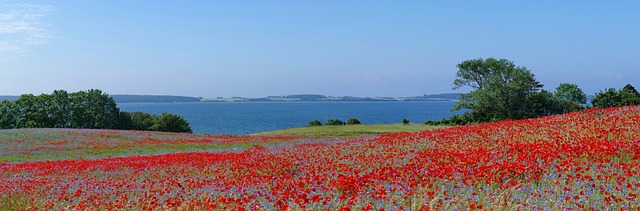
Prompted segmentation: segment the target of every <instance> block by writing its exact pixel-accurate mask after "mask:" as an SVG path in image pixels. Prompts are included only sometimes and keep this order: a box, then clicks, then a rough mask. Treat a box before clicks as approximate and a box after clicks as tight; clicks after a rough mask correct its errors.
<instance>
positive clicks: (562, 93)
mask: <svg viewBox="0 0 640 211" xmlns="http://www.w3.org/2000/svg"><path fill="white" fill-rule="evenodd" d="M553 95H554V96H555V97H556V98H558V99H559V100H568V101H571V102H575V103H578V104H585V103H587V94H585V93H584V92H583V91H582V89H580V88H579V87H578V85H576V84H570V83H561V84H560V85H559V86H558V88H556V92H555V93H554V94H553Z"/></svg>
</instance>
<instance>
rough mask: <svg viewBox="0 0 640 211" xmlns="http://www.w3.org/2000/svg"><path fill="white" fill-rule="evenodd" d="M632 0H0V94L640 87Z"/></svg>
mask: <svg viewBox="0 0 640 211" xmlns="http://www.w3.org/2000/svg"><path fill="white" fill-rule="evenodd" d="M638 10H640V1H595V0H580V1H577V0H576V1H546V0H543V1H455V0H454V1H444V0H443V1H357V0H349V1H344V0H323V1H275V0H270V1H244V0H234V1H191V2H187V1H158V0H154V1H151V0H148V1H146V0H138V1H129V0H109V1H84V0H68V1H52V0H48V1H11V0H3V1H2V2H0V95H19V94H24V93H33V94H40V93H51V92H52V91H53V90H60V89H62V90H67V91H80V90H87V89H101V90H102V91H105V92H107V93H109V94H151V95H184V96H196V97H232V96H242V97H265V96H272V95H292V94H323V95H329V96H361V97H366V96H368V97H376V96H419V95H422V94H435V93H450V92H458V91H460V92H466V91H469V90H468V89H464V88H463V89H461V90H452V84H453V81H454V80H455V74H456V72H457V68H456V64H458V63H460V62H462V61H464V60H469V59H477V58H489V57H494V58H504V59H508V60H511V61H513V62H515V64H516V65H518V66H525V67H527V68H528V69H530V70H531V71H532V72H533V73H534V74H535V75H536V78H537V79H538V81H540V82H541V83H542V84H544V85H545V89H548V90H553V89H555V88H556V87H557V86H558V84H560V83H575V84H577V85H578V86H579V87H581V88H582V89H583V90H584V92H585V93H587V94H593V93H595V92H597V91H599V90H603V89H605V88H610V87H612V88H622V87H623V86H624V85H626V84H628V83H630V84H632V85H635V86H639V87H640V65H639V62H640V13H639V12H637V11H638Z"/></svg>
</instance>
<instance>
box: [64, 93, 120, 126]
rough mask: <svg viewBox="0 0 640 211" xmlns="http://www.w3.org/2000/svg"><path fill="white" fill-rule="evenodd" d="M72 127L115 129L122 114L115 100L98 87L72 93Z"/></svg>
mask: <svg viewBox="0 0 640 211" xmlns="http://www.w3.org/2000/svg"><path fill="white" fill-rule="evenodd" d="M71 102H72V105H71V112H72V113H73V118H72V124H71V125H72V127H75V128H94V129H114V128H117V122H118V119H119V115H120V109H118V107H117V106H116V102H115V100H113V98H111V97H109V95H108V94H107V93H103V92H102V91H101V90H98V89H90V90H88V91H80V92H75V93H72V94H71Z"/></svg>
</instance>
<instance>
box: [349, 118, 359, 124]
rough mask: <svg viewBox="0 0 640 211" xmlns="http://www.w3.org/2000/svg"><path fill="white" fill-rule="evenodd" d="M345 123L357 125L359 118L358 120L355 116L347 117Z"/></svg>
mask: <svg viewBox="0 0 640 211" xmlns="http://www.w3.org/2000/svg"><path fill="white" fill-rule="evenodd" d="M346 124H347V125H359V124H360V120H358V119H356V118H349V119H347V122H346Z"/></svg>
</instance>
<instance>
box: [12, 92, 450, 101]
mask: <svg viewBox="0 0 640 211" xmlns="http://www.w3.org/2000/svg"><path fill="white" fill-rule="evenodd" d="M109 96H110V97H112V98H113V99H114V100H115V101H116V103H175V102H307V101H455V100H458V99H459V98H460V93H444V94H425V95H422V96H414V97H353V96H337V97H334V96H325V95H317V94H298V95H282V96H268V97H262V98H245V97H217V98H202V97H188V96H174V95H109ZM18 98H19V96H8V95H0V101H3V100H8V101H15V100H18Z"/></svg>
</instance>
